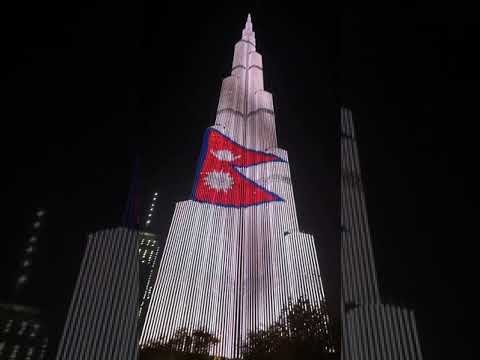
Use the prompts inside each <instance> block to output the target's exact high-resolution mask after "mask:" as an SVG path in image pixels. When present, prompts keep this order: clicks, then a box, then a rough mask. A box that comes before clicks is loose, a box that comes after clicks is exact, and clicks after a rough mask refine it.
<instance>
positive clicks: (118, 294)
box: [56, 227, 139, 360]
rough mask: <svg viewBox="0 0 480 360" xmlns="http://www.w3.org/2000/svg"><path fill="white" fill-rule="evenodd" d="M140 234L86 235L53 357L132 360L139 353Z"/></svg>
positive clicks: (120, 231) (117, 231) (118, 231)
mask: <svg viewBox="0 0 480 360" xmlns="http://www.w3.org/2000/svg"><path fill="white" fill-rule="evenodd" d="M138 283H139V262H138V232H137V231H135V230H130V229H127V228H121V227H119V228H114V229H108V230H102V231H98V232H96V233H93V234H91V235H89V237H88V242H87V247H86V250H85V253H84V255H83V260H82V264H81V267H80V273H79V275H78V278H77V283H76V285H75V290H74V293H73V297H72V300H71V303H70V308H69V311H68V314H67V319H66V322H65V326H64V330H63V334H62V337H61V339H60V344H59V347H58V352H57V357H56V358H57V359H58V360H60V359H62V360H63V359H64V360H75V359H78V360H84V359H125V360H131V359H135V358H136V356H137V354H138V331H137V323H138V304H139V284H138Z"/></svg>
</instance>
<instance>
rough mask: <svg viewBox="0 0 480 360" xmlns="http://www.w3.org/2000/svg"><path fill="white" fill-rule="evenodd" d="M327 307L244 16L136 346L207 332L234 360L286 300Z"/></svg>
mask: <svg viewBox="0 0 480 360" xmlns="http://www.w3.org/2000/svg"><path fill="white" fill-rule="evenodd" d="M300 296H304V297H306V298H308V299H310V301H311V302H312V303H313V304H319V303H320V302H321V301H322V299H323V298H324V293H323V288H322V281H321V278H320V270H319V265H318V261H317V255H316V250H315V243H314V238H313V236H311V235H309V234H305V233H302V232H301V231H300V229H299V227H298V222H297V215H296V210H295V202H294V196H293V187H292V182H291V178H290V168H289V164H288V156H287V152H286V151H285V150H283V149H280V148H279V147H278V145H277V137H276V130H275V114H274V107H273V101H272V95H271V94H270V93H269V92H267V91H265V90H264V89H263V66H262V56H261V55H260V54H259V53H258V52H257V51H256V50H255V33H254V32H253V29H252V22H251V19H250V15H249V16H248V19H247V22H246V24H245V28H244V29H243V32H242V37H241V39H240V40H239V41H238V42H237V44H236V45H235V50H234V56H233V64H232V71H231V76H228V77H227V78H225V79H224V80H223V83H222V87H221V91H220V100H219V104H218V109H217V115H216V119H215V123H214V125H213V126H211V127H209V128H208V129H207V130H206V132H205V135H204V140H203V146H202V149H201V153H200V157H199V160H198V165H197V172H196V176H195V180H194V185H193V191H192V194H191V197H190V199H189V200H186V201H182V202H179V203H177V204H176V208H175V212H174V215H173V220H172V223H171V226H170V231H169V234H168V237H167V240H166V245H165V250H164V252H163V256H162V258H161V261H160V264H159V271H158V275H157V277H156V282H155V286H154V289H153V294H152V299H151V302H150V306H149V308H148V311H147V316H146V321H145V325H144V327H143V331H142V335H141V338H140V345H141V346H148V344H150V343H153V342H157V341H168V339H169V338H171V337H172V335H173V334H174V332H175V331H176V330H177V329H179V328H183V327H185V328H186V329H187V330H188V331H192V330H194V329H198V328H204V329H206V330H207V331H208V332H210V333H213V334H214V335H215V336H217V337H218V338H219V340H220V342H219V343H218V344H217V345H216V346H215V347H214V349H213V351H212V352H213V354H215V355H221V356H226V357H236V356H238V355H239V347H240V345H241V343H242V342H243V341H244V340H245V338H246V335H247V334H248V332H250V331H254V330H258V329H262V328H266V327H267V326H268V325H270V324H272V323H273V322H274V321H275V320H276V319H277V317H278V315H279V314H280V310H281V309H282V307H283V306H284V305H286V303H287V300H288V298H291V299H292V300H296V299H297V298H299V297H300Z"/></svg>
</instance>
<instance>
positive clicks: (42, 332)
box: [0, 304, 48, 360]
mask: <svg viewBox="0 0 480 360" xmlns="http://www.w3.org/2000/svg"><path fill="white" fill-rule="evenodd" d="M47 346H48V331H47V327H46V325H45V323H44V321H43V319H42V317H41V316H40V312H39V311H38V310H37V309H35V308H31V307H27V306H22V305H14V304H0V359H9V360H43V359H46V358H47V357H46V356H47Z"/></svg>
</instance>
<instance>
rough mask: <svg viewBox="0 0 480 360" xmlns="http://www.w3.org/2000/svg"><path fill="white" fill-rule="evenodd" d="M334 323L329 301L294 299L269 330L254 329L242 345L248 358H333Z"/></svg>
mask: <svg viewBox="0 0 480 360" xmlns="http://www.w3.org/2000/svg"><path fill="white" fill-rule="evenodd" d="M333 333H334V331H332V324H331V321H330V320H329V319H328V316H327V312H326V308H325V304H324V303H322V304H321V305H320V306H314V305H312V304H311V303H310V301H309V300H308V299H304V298H299V299H298V300H297V301H296V302H295V303H294V302H292V301H291V300H290V301H289V302H288V304H287V305H286V306H285V307H284V308H283V309H282V312H281V314H280V316H279V318H278V320H277V321H276V322H275V323H274V324H273V325H271V326H269V327H268V328H267V329H265V330H259V331H256V332H251V333H250V334H249V335H248V337H247V340H246V341H245V343H244V344H243V346H242V357H243V359H245V360H271V359H272V360H273V359H275V360H283V359H284V360H287V359H295V360H301V359H319V360H323V359H333V358H335V353H334V352H333V349H334V342H335V341H334V339H333V338H332V334H333Z"/></svg>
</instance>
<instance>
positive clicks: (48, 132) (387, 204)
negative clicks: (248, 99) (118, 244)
mask: <svg viewBox="0 0 480 360" xmlns="http://www.w3.org/2000/svg"><path fill="white" fill-rule="evenodd" d="M2 7H4V6H2ZM249 11H250V12H251V13H252V18H253V24H254V30H255V31H256V34H257V44H258V46H257V49H258V51H259V52H260V53H261V54H263V57H264V69H265V88H266V90H268V91H271V92H272V93H273V94H274V102H275V107H276V114H277V115H276V117H277V129H278V138H279V143H280V146H282V147H283V148H285V149H287V150H288V151H289V157H290V161H291V169H292V178H293V183H294V186H295V195H296V199H297V210H298V217H299V222H300V226H301V228H302V229H303V230H304V231H305V232H309V233H312V234H314V235H315V237H316V239H317V245H318V250H319V259H320V263H321V267H322V271H323V273H324V282H325V286H326V293H327V296H328V299H329V303H330V306H331V308H332V311H338V307H339V237H338V234H337V229H338V226H339V224H338V222H339V215H338V214H339V204H338V202H339V195H338V190H339V189H338V185H339V177H338V176H339V143H338V141H339V113H338V106H340V105H341V104H345V105H347V106H349V107H351V108H352V110H353V111H354V114H355V115H356V116H357V128H358V135H359V141H360V152H361V158H362V166H363V171H364V180H365V181H364V182H365V184H366V192H367V198H368V208H369V215H370V222H371V225H372V231H373V237H374V249H375V253H376V261H377V270H378V272H379V278H380V283H381V292H382V294H383V298H384V300H385V301H386V302H389V303H397V304H404V305H406V306H409V307H413V308H414V309H415V310H416V314H417V319H418V328H419V332H420V340H421V343H422V347H423V350H424V355H425V359H438V358H459V359H460V358H461V359H467V358H470V357H469V355H471V354H472V348H473V346H472V345H471V340H472V338H473V336H472V333H470V331H469V326H468V325H469V323H470V320H469V314H470V312H471V311H470V309H471V306H472V305H473V300H472V297H471V296H470V294H471V292H473V291H474V288H473V286H472V285H473V284H475V282H474V281H473V275H472V274H473V273H474V272H473V264H474V254H475V252H474V251H473V242H474V241H475V238H474V237H473V236H469V234H468V230H471V229H473V228H474V227H475V224H476V222H474V221H473V214H474V213H473V211H472V210H471V209H470V208H471V205H473V201H472V200H471V199H470V191H471V189H472V188H473V187H469V186H467V179H468V178H469V176H468V175H467V174H469V173H470V172H473V171H475V166H476V163H477V161H475V160H476V159H474V156H473V154H475V152H474V144H475V143H476V142H477V141H476V132H475V130H474V123H475V120H476V116H477V114H476V109H475V107H476V104H477V101H476V100H477V96H478V89H477V86H476V85H478V79H479V72H478V69H477V64H478V60H479V59H478V56H477V55H476V54H475V47H476V44H477V43H478V37H477V36H476V34H475V33H474V32H473V29H474V25H475V21H470V20H469V19H470V17H469V16H468V10H465V11H455V10H454V9H452V8H444V9H439V8H438V5H436V6H435V7H432V6H427V5H425V6H418V7H410V8H400V7H395V6H393V5H391V4H389V5H388V6H387V5H385V6H383V7H381V8H368V7H366V6H365V5H364V4H360V5H358V6H354V7H348V6H328V5H323V6H320V8H318V9H314V8H309V7H305V6H303V5H300V4H297V3H290V4H289V6H288V7H283V6H281V5H280V4H277V5H276V6H274V7H271V6H268V5H267V4H266V3H263V2H257V4H256V5H246V6H244V7H241V6H235V7H232V6H231V4H227V5H226V4H223V5H218V6H213V5H211V6H210V7H207V6H206V5H205V6H198V5H197V6H195V7H193V6H191V5H189V4H188V3H179V2H177V3H175V4H170V5H163V2H160V1H158V2H153V1H143V2H142V1H131V2H122V1H115V2H114V1H106V2H94V1H82V2H79V1H77V2H76V1H69V2H60V1H57V2H49V3H44V2H32V3H28V2H21V3H13V4H11V5H9V6H6V7H5V8H4V9H2V11H1V12H0V14H1V17H2V19H1V21H0V23H1V24H2V25H1V26H2V29H1V30H2V31H1V34H2V50H3V51H2V55H3V56H2V57H3V60H4V65H3V68H2V70H3V71H2V75H1V78H0V79H1V80H0V81H1V91H2V93H1V107H0V109H1V110H0V111H1V118H2V135H3V136H2V142H1V145H2V154H3V163H2V170H3V172H2V173H3V174H4V176H3V177H4V179H5V180H6V185H5V186H4V187H3V190H4V192H5V196H4V200H5V201H4V203H3V206H2V208H3V211H4V215H3V216H2V219H3V220H4V225H3V228H4V229H5V230H6V231H5V235H4V237H2V245H3V246H2V249H6V250H3V251H2V252H1V262H0V264H1V273H0V274H1V281H2V284H7V283H8V281H10V279H11V276H12V274H13V270H12V269H14V268H15V266H16V259H17V256H18V254H19V252H20V251H21V246H22V242H23V241H24V240H25V237H26V234H27V227H28V224H29V223H30V221H31V218H32V216H33V212H34V209H35V208H36V207H38V206H43V207H46V208H47V209H48V210H49V218H48V229H47V230H48V231H47V234H46V236H45V237H44V239H43V241H42V243H41V247H40V250H39V254H38V257H37V258H36V260H35V261H36V264H35V266H36V269H37V270H36V272H35V277H36V278H35V279H34V281H33V283H32V286H31V287H30V290H29V292H28V293H27V294H26V295H25V296H24V297H26V298H27V299H26V300H25V299H23V300H25V301H26V302H29V303H31V304H33V305H37V306H41V307H43V308H44V312H45V314H47V316H48V317H49V319H50V322H51V327H52V341H53V344H55V343H56V341H58V336H59V334H60V332H61V326H62V322H63V319H64V316H65V313H66V310H67V308H68V303H69V298H70V296H71V291H72V289H73V286H74V281H75V278H76V274H77V271H78V266H79V262H80V260H81V255H82V249H83V247H84V244H85V234H86V233H88V232H91V231H94V230H96V229H100V228H102V227H105V226H112V225H116V224H118V223H119V221H120V218H121V214H122V211H123V207H124V203H125V200H126V196H127V190H128V186H129V179H130V174H131V168H132V163H133V158H134V156H135V154H139V155H140V157H141V162H140V167H141V173H140V177H141V182H142V188H141V189H142V197H143V198H146V197H148V196H150V194H151V193H152V192H153V191H158V192H159V199H160V202H159V209H158V211H157V213H156V218H155V220H154V224H153V225H154V228H155V230H157V231H158V232H160V233H161V234H166V231H167V230H168V226H169V222H170V219H171V216H172V210H173V205H174V202H175V201H179V200H183V199H185V198H186V197H187V196H188V194H189V192H190V189H191V185H192V182H193V174H194V169H195V164H196V158H197V155H198V152H199V149H200V142H201V138H202V133H203V129H204V128H205V127H207V126H209V125H210V124H212V123H213V121H214V114H215V110H216V105H217V101H218V94H219V90H220V84H221V79H222V77H224V76H227V75H228V73H229V68H230V64H231V59H232V55H233V45H234V43H235V42H236V41H237V40H238V39H239V37H240V34H241V29H242V27H243V24H244V22H245V18H246V14H247V12H249ZM145 208H146V206H145ZM0 291H1V293H0V295H2V296H1V297H2V298H7V297H8V294H9V287H8V286H2V288H1V290H0Z"/></svg>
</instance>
